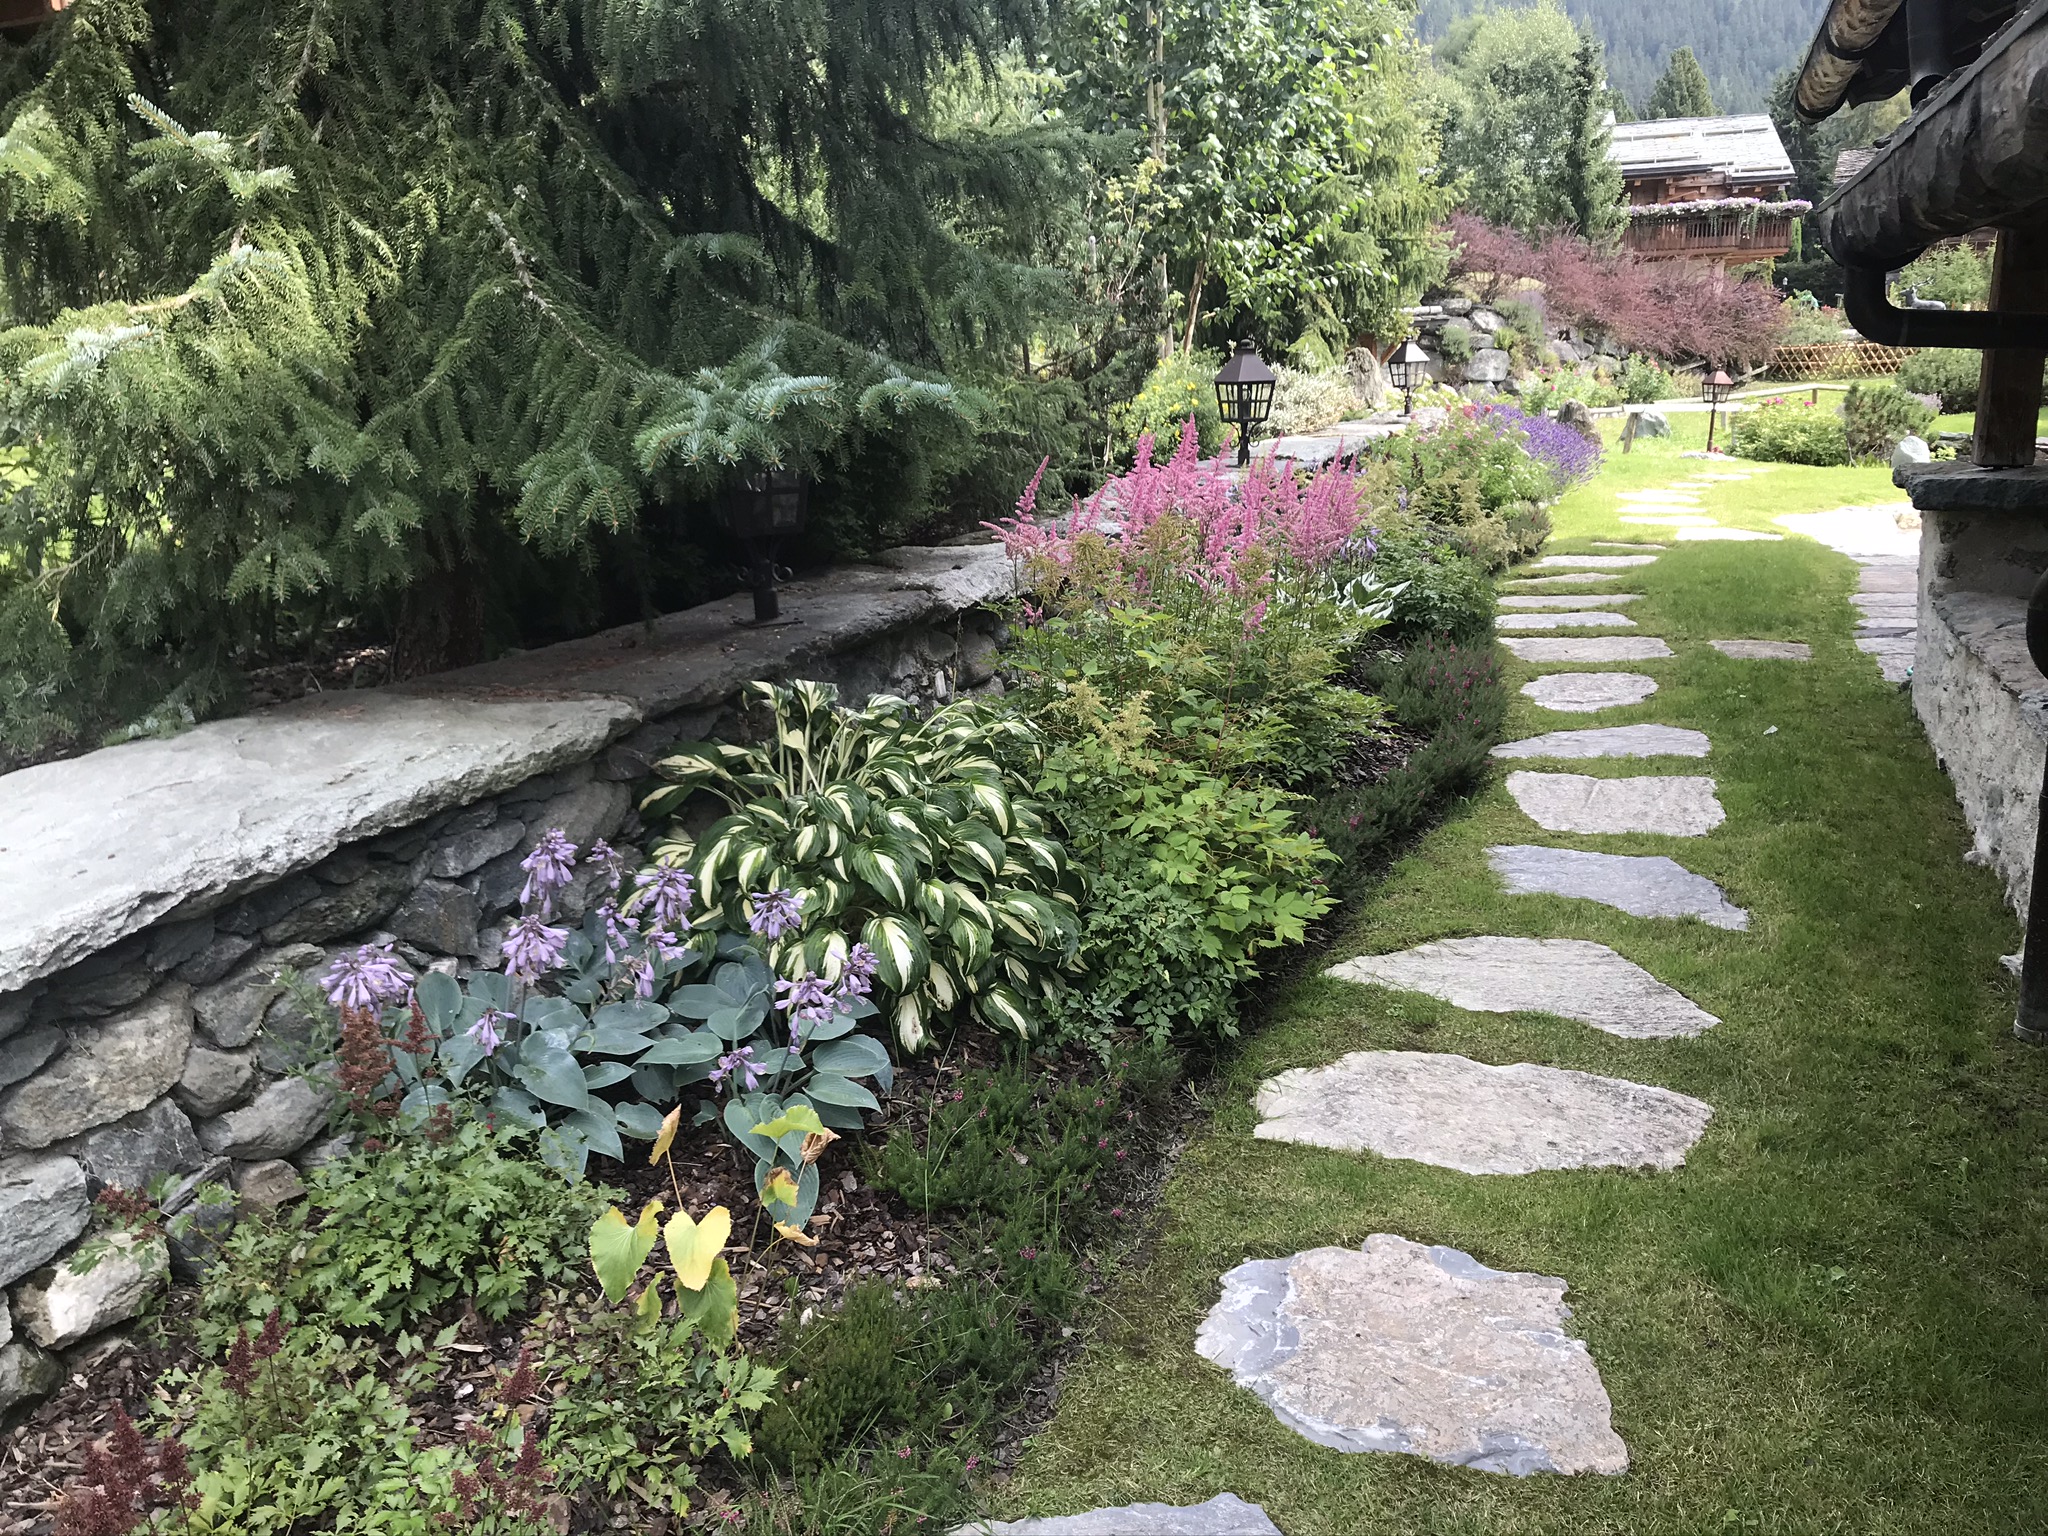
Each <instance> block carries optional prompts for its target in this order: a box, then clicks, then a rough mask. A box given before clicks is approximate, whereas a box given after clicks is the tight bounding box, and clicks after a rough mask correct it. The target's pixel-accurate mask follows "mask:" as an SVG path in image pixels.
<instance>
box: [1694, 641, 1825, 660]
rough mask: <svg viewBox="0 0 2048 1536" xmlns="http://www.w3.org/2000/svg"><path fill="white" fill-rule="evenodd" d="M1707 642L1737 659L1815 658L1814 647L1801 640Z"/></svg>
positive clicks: (1724, 653) (1725, 654) (1724, 654)
mask: <svg viewBox="0 0 2048 1536" xmlns="http://www.w3.org/2000/svg"><path fill="white" fill-rule="evenodd" d="M1707 644H1709V645H1711V646H1712V647H1713V648H1714V649H1715V650H1717V651H1719V652H1720V653H1721V654H1722V655H1723V656H1732V657H1734V658H1735V659H1736V660H1737V661H1811V660H1813V647H1812V646H1810V645H1807V644H1805V643H1804V642H1803V641H1799V640H1709V641H1708V642H1707Z"/></svg>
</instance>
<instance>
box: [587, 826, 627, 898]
mask: <svg viewBox="0 0 2048 1536" xmlns="http://www.w3.org/2000/svg"><path fill="white" fill-rule="evenodd" d="M583 862H584V863H585V864H588V865H589V866H590V867H591V868H593V869H601V870H603V871H604V884H605V889H606V890H608V891H610V892H611V893H612V894H613V895H614V896H616V895H617V894H618V892H619V882H620V881H621V880H624V879H625V878H626V856H625V855H624V854H623V853H621V852H619V850H618V849H616V848H614V847H613V846H612V845H611V844H610V843H608V842H606V841H605V840H604V839H603V838H601V837H600V838H598V839H597V840H596V841H595V842H593V843H592V844H591V845H590V851H589V852H588V853H586V854H584V855H583Z"/></svg>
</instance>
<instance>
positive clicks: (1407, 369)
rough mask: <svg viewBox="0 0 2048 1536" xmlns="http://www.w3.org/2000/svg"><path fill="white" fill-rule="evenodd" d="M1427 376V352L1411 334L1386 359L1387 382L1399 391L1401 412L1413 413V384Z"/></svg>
mask: <svg viewBox="0 0 2048 1536" xmlns="http://www.w3.org/2000/svg"><path fill="white" fill-rule="evenodd" d="M1428 377H1429V354H1428V353H1427V352H1425V351H1423V350H1422V348H1420V347H1419V346H1417V345H1416V344H1415V339H1414V338H1413V337H1412V336H1411V337H1410V338H1409V339H1408V340H1406V341H1404V342H1402V343H1401V350H1400V351H1398V352H1396V353H1395V354H1394V355H1393V356H1392V357H1390V358H1388V359H1387V382H1388V383H1390V384H1392V385H1393V386H1394V388H1396V389H1398V390H1399V391H1401V414H1402V415H1403V416H1413V415H1414V414H1415V386H1416V385H1418V384H1420V383H1421V382H1422V381H1423V380H1424V379H1426V378H1428Z"/></svg>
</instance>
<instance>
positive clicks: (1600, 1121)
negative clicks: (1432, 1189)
mask: <svg viewBox="0 0 2048 1536" xmlns="http://www.w3.org/2000/svg"><path fill="white" fill-rule="evenodd" d="M1257 1108H1258V1112H1259V1117H1260V1118H1259V1125H1258V1129H1257V1131H1256V1132H1255V1133H1254V1134H1255V1135H1257V1136H1258V1137H1259V1138H1260V1139H1261V1140H1264V1141H1286V1142H1293V1143H1295V1144H1297V1145H1300V1146H1310V1147H1327V1148H1330V1149H1332V1150H1334V1151H1344V1152H1376V1153H1378V1154H1379V1155H1380V1156H1382V1157H1393V1158H1401V1159H1404V1160H1406V1161H1409V1162H1418V1163H1429V1164H1431V1165H1432V1166H1434V1167H1438V1168H1450V1169H1453V1170H1455V1171H1457V1172H1459V1173H1470V1174H1500V1175H1514V1174H1524V1173H1541V1172H1545V1171H1548V1170H1552V1169H1559V1168H1658V1169H1671V1168H1677V1167H1679V1166H1680V1165H1681V1164H1683V1163H1684V1162H1685V1154H1686V1153H1687V1152H1688V1151H1689V1150H1690V1149H1691V1147H1692V1145H1693V1143H1694V1142H1696V1141H1698V1140H1699V1139H1700V1136H1701V1135H1702V1134H1703V1133H1704V1132H1705V1131H1706V1128H1707V1122H1708V1121H1709V1120H1710V1119H1712V1118H1713V1114H1714V1110H1713V1106H1711V1105H1709V1104H1705V1103H1702V1102H1701V1101H1700V1100H1698V1099H1694V1098H1688V1097H1687V1096H1686V1095H1685V1094H1682V1093H1673V1092H1672V1091H1671V1090H1670V1089H1668V1088H1655V1087H1651V1086H1649V1085H1648V1084H1645V1083H1632V1082H1628V1081H1625V1080H1623V1079H1621V1078H1614V1077H1595V1076H1593V1075H1592V1074H1591V1073H1587V1072H1567V1071H1562V1070H1560V1069H1558V1068H1556V1067H1543V1066H1537V1065H1535V1064H1534V1063H1531V1062H1518V1063H1516V1064H1514V1065H1512V1066H1501V1067H1495V1066H1488V1065H1486V1064H1485V1063H1483V1062H1477V1061H1473V1060H1471V1059H1470V1058H1468V1057H1464V1056H1453V1055H1448V1054H1445V1053H1443V1052H1439V1051H1354V1052H1352V1053H1351V1054H1350V1055H1348V1056H1344V1057H1342V1058H1340V1059H1339V1060H1337V1061H1334V1062H1332V1063H1331V1064H1330V1065H1329V1066H1326V1067H1297V1068H1295V1069H1294V1070H1292V1071H1290V1072H1282V1073H1281V1074H1280V1075H1279V1076H1277V1077H1274V1078H1271V1079H1269V1080H1268V1081H1266V1082H1265V1083H1263V1084H1261V1085H1260V1087H1259V1092H1258V1099H1257Z"/></svg>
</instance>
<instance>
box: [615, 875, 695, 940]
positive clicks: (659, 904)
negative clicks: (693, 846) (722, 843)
mask: <svg viewBox="0 0 2048 1536" xmlns="http://www.w3.org/2000/svg"><path fill="white" fill-rule="evenodd" d="M696 896H697V883H696V881H694V880H692V879H691V878H690V877H689V875H688V874H687V873H686V872H685V871H683V870H682V869H680V868H678V867H677V866H676V865H674V864H656V865H654V866H653V867H652V868H649V869H643V870H641V871H640V873H639V874H637V875H635V876H634V877H633V898H632V900H630V901H628V902H627V903H626V910H627V911H628V912H637V911H639V910H640V909H641V908H642V907H645V908H647V909H648V911H649V915H650V916H652V918H653V919H654V925H655V926H656V927H657V928H666V929H668V930H669V931H670V932H671V933H681V932H682V931H683V930H684V929H685V928H688V927H689V926H690V915H689V914H690V903H691V902H692V901H694V900H695V899H696Z"/></svg>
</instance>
